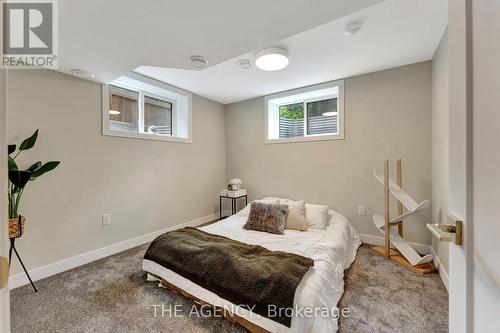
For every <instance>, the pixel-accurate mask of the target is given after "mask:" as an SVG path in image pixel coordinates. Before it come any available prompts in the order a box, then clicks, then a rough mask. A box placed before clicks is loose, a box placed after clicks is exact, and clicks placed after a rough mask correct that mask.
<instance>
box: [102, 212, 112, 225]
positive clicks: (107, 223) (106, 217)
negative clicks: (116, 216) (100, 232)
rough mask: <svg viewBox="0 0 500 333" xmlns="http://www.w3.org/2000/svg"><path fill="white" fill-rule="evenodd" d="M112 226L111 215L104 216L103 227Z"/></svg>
mask: <svg viewBox="0 0 500 333" xmlns="http://www.w3.org/2000/svg"><path fill="white" fill-rule="evenodd" d="M110 224H111V214H109V213H107V214H104V215H103V216H102V225H110Z"/></svg>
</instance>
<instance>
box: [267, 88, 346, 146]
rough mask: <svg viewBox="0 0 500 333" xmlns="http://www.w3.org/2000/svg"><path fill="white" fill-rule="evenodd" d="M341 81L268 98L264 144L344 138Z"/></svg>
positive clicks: (342, 89)
mask: <svg viewBox="0 0 500 333" xmlns="http://www.w3.org/2000/svg"><path fill="white" fill-rule="evenodd" d="M343 99H344V82H343V81H334V82H328V83H324V84H319V85H315V86H310V87H305V88H300V89H294V90H291V91H286V92H283V93H278V94H274V95H271V96H267V97H266V99H265V103H266V117H265V119H266V138H265V143H287V142H302V141H322V140H337V139H343V138H344V101H343Z"/></svg>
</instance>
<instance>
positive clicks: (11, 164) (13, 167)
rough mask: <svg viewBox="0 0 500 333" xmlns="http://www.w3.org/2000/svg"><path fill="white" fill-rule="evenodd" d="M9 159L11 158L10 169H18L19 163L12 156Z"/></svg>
mask: <svg viewBox="0 0 500 333" xmlns="http://www.w3.org/2000/svg"><path fill="white" fill-rule="evenodd" d="M8 160H9V171H11V170H17V164H16V162H15V161H14V160H13V159H12V157H10V156H9V158H8Z"/></svg>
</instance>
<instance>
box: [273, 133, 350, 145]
mask: <svg viewBox="0 0 500 333" xmlns="http://www.w3.org/2000/svg"><path fill="white" fill-rule="evenodd" d="M333 140H344V135H342V134H335V135H318V136H304V137H297V138H287V139H267V138H266V139H265V141H264V143H265V144H276V143H294V142H313V141H333Z"/></svg>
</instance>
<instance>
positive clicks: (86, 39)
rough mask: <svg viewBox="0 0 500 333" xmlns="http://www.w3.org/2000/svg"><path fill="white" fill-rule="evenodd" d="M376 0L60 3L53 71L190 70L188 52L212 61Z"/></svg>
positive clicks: (103, 77) (106, 74) (110, 75)
mask: <svg viewBox="0 0 500 333" xmlns="http://www.w3.org/2000/svg"><path fill="white" fill-rule="evenodd" d="M381 1H382V0H349V1H346V0H306V1H304V0H251V1H248V0H142V1H139V0H105V1H103V0H64V1H59V67H60V68H59V70H60V71H62V72H69V70H70V69H71V68H81V69H84V70H87V71H89V72H91V73H93V74H95V76H96V80H97V81H103V82H109V81H110V80H112V79H114V78H116V77H118V76H121V75H123V74H125V73H127V72H129V71H131V70H133V69H134V68H136V67H138V66H140V65H150V66H161V67H169V68H191V67H190V66H191V64H190V63H189V61H188V58H189V56H191V55H195V54H200V55H203V56H205V57H206V58H207V59H208V61H209V64H210V65H215V64H218V63H221V62H223V61H226V60H228V59H231V58H234V57H236V56H238V55H240V54H243V53H246V52H249V51H252V50H255V49H258V48H262V47H267V46H268V45H269V44H270V43H273V42H275V41H278V40H281V39H283V38H287V37H289V36H292V35H295V34H297V33H300V32H302V31H305V30H308V29H311V28H313V27H316V26H318V25H321V24H324V23H326V22H329V21H331V20H333V19H336V18H339V17H342V16H345V15H347V14H350V13H353V12H356V11H358V10H361V9H363V8H366V7H368V6H371V5H373V4H377V3H379V2H381ZM184 87H185V88H186V89H190V87H189V85H187V86H186V85H184ZM197 89H201V90H200V93H205V92H204V91H203V90H204V89H203V88H202V87H198V88H197ZM206 93H207V94H208V95H212V94H213V92H208V91H207V92H206Z"/></svg>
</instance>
